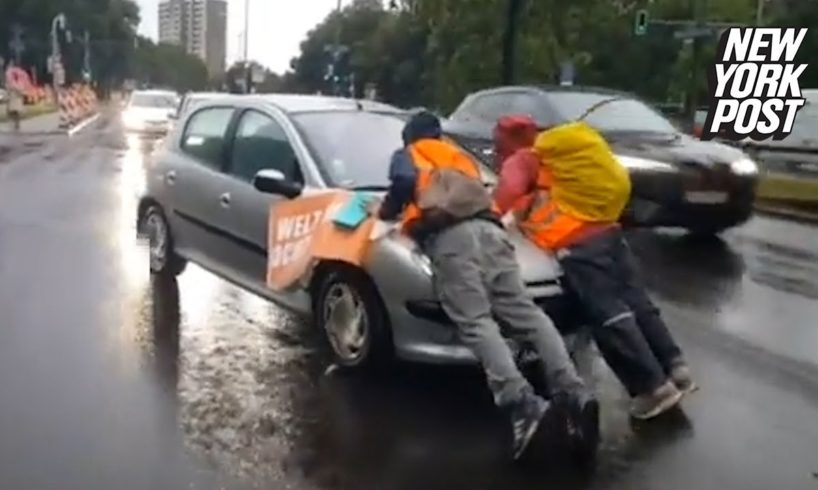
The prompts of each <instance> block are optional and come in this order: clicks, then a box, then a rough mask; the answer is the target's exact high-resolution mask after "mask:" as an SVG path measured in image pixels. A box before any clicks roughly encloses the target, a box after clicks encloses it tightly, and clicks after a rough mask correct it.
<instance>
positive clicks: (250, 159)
mask: <svg viewBox="0 0 818 490" xmlns="http://www.w3.org/2000/svg"><path fill="white" fill-rule="evenodd" d="M268 168H270V169H275V170H278V171H280V172H281V173H283V174H284V177H286V178H287V179H288V180H290V181H296V182H301V181H302V180H303V179H302V177H301V171H300V168H299V166H298V159H297V158H296V156H295V151H294V150H293V147H292V145H291V144H290V141H289V140H288V139H287V134H286V133H285V132H284V129H283V128H282V127H281V125H279V124H278V123H277V122H276V121H275V120H274V119H273V118H271V117H269V116H267V115H265V114H262V113H260V112H257V111H252V110H251V111H247V112H245V113H244V115H242V117H241V120H240V121H239V125H238V128H237V129H236V136H235V139H234V140H233V156H232V164H231V167H230V173H231V174H233V175H235V176H236V177H239V178H240V179H242V180H246V181H247V182H251V181H252V180H253V177H254V176H255V175H256V173H258V171H259V170H262V169H268Z"/></svg>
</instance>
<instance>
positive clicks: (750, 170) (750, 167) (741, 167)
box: [730, 157, 758, 175]
mask: <svg viewBox="0 0 818 490" xmlns="http://www.w3.org/2000/svg"><path fill="white" fill-rule="evenodd" d="M730 170H732V171H733V173H734V174H736V175H755V174H757V173H758V165H757V164H756V162H754V161H753V160H752V159H750V158H746V157H745V158H740V159H738V160H736V161H734V162H732V163H730Z"/></svg>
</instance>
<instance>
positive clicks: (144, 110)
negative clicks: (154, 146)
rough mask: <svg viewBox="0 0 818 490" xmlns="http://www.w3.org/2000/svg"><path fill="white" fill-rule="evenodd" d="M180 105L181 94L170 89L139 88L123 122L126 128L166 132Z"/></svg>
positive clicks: (126, 110) (146, 131) (132, 96)
mask: <svg viewBox="0 0 818 490" xmlns="http://www.w3.org/2000/svg"><path fill="white" fill-rule="evenodd" d="M178 105H179V95H177V94H176V92H172V91H170V90H137V91H134V92H133V93H132V94H131V97H130V99H129V100H128V104H127V105H126V106H125V110H124V111H123V112H122V122H123V124H124V126H125V130H126V131H128V132H137V133H152V134H166V133H167V132H168V131H169V130H170V128H171V121H172V118H173V116H174V115H175V114H176V108H177V107H178Z"/></svg>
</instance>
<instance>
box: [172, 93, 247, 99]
mask: <svg viewBox="0 0 818 490" xmlns="http://www.w3.org/2000/svg"><path fill="white" fill-rule="evenodd" d="M231 95H238V94H231V93H228V92H187V93H186V94H185V97H188V98H197V99H204V98H208V99H209V98H216V97H228V96H231Z"/></svg>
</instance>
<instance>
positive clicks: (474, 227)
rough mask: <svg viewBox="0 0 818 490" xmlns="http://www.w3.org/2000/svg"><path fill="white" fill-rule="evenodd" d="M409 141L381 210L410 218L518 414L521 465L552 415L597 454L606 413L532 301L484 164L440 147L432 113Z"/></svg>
mask: <svg viewBox="0 0 818 490" xmlns="http://www.w3.org/2000/svg"><path fill="white" fill-rule="evenodd" d="M403 139H404V148H402V149H400V150H398V151H397V152H395V154H394V155H393V158H392V164H391V168H390V175H389V176H390V180H391V187H390V189H389V191H388V193H387V195H386V196H385V198H384V200H383V202H382V204H381V205H380V207H379V208H378V210H377V211H374V210H373V212H377V213H378V216H379V217H380V218H381V219H384V220H394V219H397V218H399V217H402V222H403V230H404V231H405V232H406V233H407V234H409V235H410V236H412V237H413V238H414V239H415V240H416V241H417V243H418V244H420V246H421V248H422V250H423V251H424V252H425V253H426V254H427V255H428V256H429V257H430V259H431V263H432V270H433V272H434V286H435V291H436V294H437V295H438V298H439V300H440V303H441V305H442V307H443V309H444V311H445V312H446V313H447V314H448V316H449V317H450V318H451V320H452V321H453V322H454V323H455V324H456V325H457V327H458V331H459V334H460V337H461V339H462V340H463V342H464V343H465V344H466V345H467V346H468V347H469V348H470V349H471V350H472V352H473V353H474V355H475V356H476V357H477V359H478V360H479V361H480V362H481V364H482V366H483V369H484V370H485V372H486V377H487V379H488V385H489V388H490V389H491V391H492V393H493V395H494V400H495V402H496V403H497V405H498V406H500V407H501V408H504V409H507V410H508V412H509V415H510V417H511V422H512V430H513V435H514V448H513V454H514V457H515V459H516V458H518V457H519V456H520V455H521V454H522V453H523V451H525V449H526V447H527V445H528V443H529V442H530V440H531V438H532V437H533V435H534V434H535V432H536V431H537V428H538V426H539V424H540V421H541V420H543V418H544V416H545V414H546V412H550V413H554V414H561V417H565V418H563V422H564V423H565V424H566V426H567V427H573V428H575V429H574V431H573V434H574V436H575V437H576V438H577V439H576V442H578V443H579V444H580V447H581V448H582V451H594V450H595V448H596V446H597V442H598V438H599V427H598V418H599V405H598V403H597V402H596V400H595V399H594V398H593V397H592V396H590V395H589V394H588V393H587V391H586V389H585V386H584V384H583V382H582V380H581V379H580V377H579V375H578V374H577V372H576V370H575V368H574V365H573V362H572V361H571V358H570V357H569V355H568V352H567V350H566V347H565V344H564V342H563V340H562V337H561V336H560V334H559V333H558V332H557V329H556V328H555V326H554V324H553V323H552V322H551V321H550V319H549V318H548V317H547V316H546V315H545V313H544V312H543V311H542V310H541V309H540V308H538V307H537V306H536V305H535V304H534V302H533V301H532V300H531V299H530V298H529V297H528V296H527V295H526V291H525V286H524V284H523V281H522V279H521V275H520V270H519V265H518V263H517V256H516V254H515V252H514V247H513V245H512V244H511V242H510V241H509V237H508V235H507V233H506V231H505V229H504V228H503V226H502V224H501V223H500V222H499V219H498V216H497V214H496V213H494V212H493V211H492V203H491V196H489V194H488V192H487V191H486V190H485V187H484V186H483V184H482V182H481V180H480V171H479V169H478V167H477V164H476V163H475V162H474V161H473V160H472V159H471V158H470V157H468V156H467V155H466V154H465V153H463V151H462V150H461V149H460V148H458V147H456V146H454V145H453V144H450V143H448V142H446V141H443V140H442V139H441V127H440V121H439V120H438V119H437V117H435V116H434V115H433V114H430V113H427V112H422V113H420V114H417V115H415V116H413V117H412V118H411V119H410V121H409V122H408V123H407V124H406V127H405V129H404V132H403ZM495 317H499V318H500V319H501V320H503V321H504V322H505V323H507V324H508V327H509V328H508V331H507V334H508V335H510V336H511V337H513V338H516V339H518V340H520V341H521V342H523V343H524V344H527V345H531V346H533V347H534V348H535V349H536V350H537V353H538V354H539V357H540V358H541V360H542V363H543V366H544V368H545V377H546V379H547V382H548V385H549V388H550V389H551V390H552V395H553V397H552V398H551V402H550V403H549V402H546V401H545V400H543V399H542V398H540V397H539V396H538V395H536V394H535V393H534V390H533V389H532V387H531V386H530V385H529V383H528V382H527V381H526V379H525V378H524V377H523V375H522V374H521V373H520V371H519V369H518V368H517V366H516V364H515V361H514V358H513V356H512V353H511V351H510V350H509V348H508V344H507V343H506V341H505V340H504V338H503V334H502V333H501V330H500V327H499V326H498V324H497V323H496V321H495V320H494V318H495ZM586 454H587V453H586Z"/></svg>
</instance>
